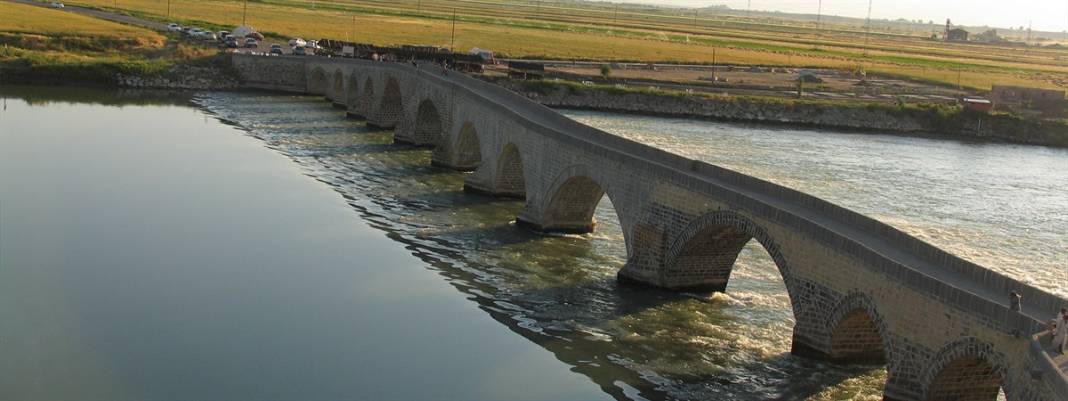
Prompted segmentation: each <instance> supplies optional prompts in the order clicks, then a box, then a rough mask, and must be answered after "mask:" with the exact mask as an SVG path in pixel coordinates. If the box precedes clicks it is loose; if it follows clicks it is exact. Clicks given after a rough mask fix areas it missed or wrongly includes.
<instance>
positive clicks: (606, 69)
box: [601, 64, 612, 79]
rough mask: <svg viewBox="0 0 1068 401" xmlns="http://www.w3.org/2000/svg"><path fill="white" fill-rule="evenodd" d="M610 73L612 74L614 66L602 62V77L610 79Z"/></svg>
mask: <svg viewBox="0 0 1068 401" xmlns="http://www.w3.org/2000/svg"><path fill="white" fill-rule="evenodd" d="M609 75H612V67H609V66H608V64H601V77H603V78H604V79H608V76H609Z"/></svg>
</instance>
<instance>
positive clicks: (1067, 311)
mask: <svg viewBox="0 0 1068 401" xmlns="http://www.w3.org/2000/svg"><path fill="white" fill-rule="evenodd" d="M1065 337H1068V308H1061V313H1060V315H1057V333H1056V334H1054V335H1053V346H1054V347H1056V348H1057V353H1058V354H1064V341H1065Z"/></svg>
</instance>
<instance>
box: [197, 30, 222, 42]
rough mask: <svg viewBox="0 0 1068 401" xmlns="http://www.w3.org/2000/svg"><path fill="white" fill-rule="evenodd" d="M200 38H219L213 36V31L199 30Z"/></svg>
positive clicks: (213, 39)
mask: <svg viewBox="0 0 1068 401" xmlns="http://www.w3.org/2000/svg"><path fill="white" fill-rule="evenodd" d="M200 39H203V40H210V41H212V42H214V41H216V40H219V37H218V36H215V33H213V32H201V33H200Z"/></svg>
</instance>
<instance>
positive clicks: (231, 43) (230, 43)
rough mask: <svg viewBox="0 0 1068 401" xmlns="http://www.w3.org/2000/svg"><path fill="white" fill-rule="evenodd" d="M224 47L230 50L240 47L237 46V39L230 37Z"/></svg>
mask: <svg viewBox="0 0 1068 401" xmlns="http://www.w3.org/2000/svg"><path fill="white" fill-rule="evenodd" d="M226 47H227V48H230V49H236V48H238V47H241V46H238V44H237V38H235V37H233V36H231V37H229V38H227V39H226Z"/></svg>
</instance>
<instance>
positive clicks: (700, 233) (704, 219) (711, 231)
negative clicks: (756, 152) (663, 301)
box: [660, 210, 800, 317]
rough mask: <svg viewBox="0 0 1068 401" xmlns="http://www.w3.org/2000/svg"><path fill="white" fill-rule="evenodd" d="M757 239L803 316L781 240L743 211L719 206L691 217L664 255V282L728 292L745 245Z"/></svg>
mask: <svg viewBox="0 0 1068 401" xmlns="http://www.w3.org/2000/svg"><path fill="white" fill-rule="evenodd" d="M750 240H756V241H757V243H759V244H760V245H761V246H762V247H763V248H764V251H765V252H767V253H768V256H770V257H771V260H772V261H773V262H775V267H776V268H777V269H778V270H779V275H780V277H781V278H782V280H783V282H784V283H785V284H786V291H787V295H788V296H789V298H790V303H791V304H792V306H793V312H794V316H795V317H796V316H799V314H798V305H799V304H800V302H799V301H800V300H799V299H798V298H797V295H798V294H797V290H796V289H795V288H794V287H795V283H794V278H793V276H792V275H791V269H790V265H789V263H788V262H787V261H786V257H785V256H783V254H782V251H781V249H780V247H779V245H778V243H777V242H776V241H775V240H774V239H773V238H772V237H771V235H769V234H768V232H767V230H765V229H764V228H763V227H761V226H760V225H758V224H756V223H754V222H753V221H752V220H750V219H749V218H748V217H746V216H744V215H742V214H741V213H738V212H735V211H728V210H718V211H714V212H710V213H706V214H704V215H701V216H700V217H697V218H695V219H693V220H691V221H690V223H689V224H687V226H686V228H685V229H684V230H683V231H682V233H680V234H679V235H678V236H676V237H675V240H674V241H672V242H671V243H670V245H669V246H668V248H667V252H666V254H665V255H664V261H665V262H664V265H663V270H662V271H661V272H660V285H661V286H662V287H666V288H671V289H687V290H697V291H704V292H707V291H714V292H724V291H726V289H727V283H728V281H729V280H730V275H731V272H732V271H733V269H734V262H735V261H736V260H737V259H738V255H739V254H740V253H741V251H742V248H744V247H745V245H746V244H747V243H749V241H750Z"/></svg>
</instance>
